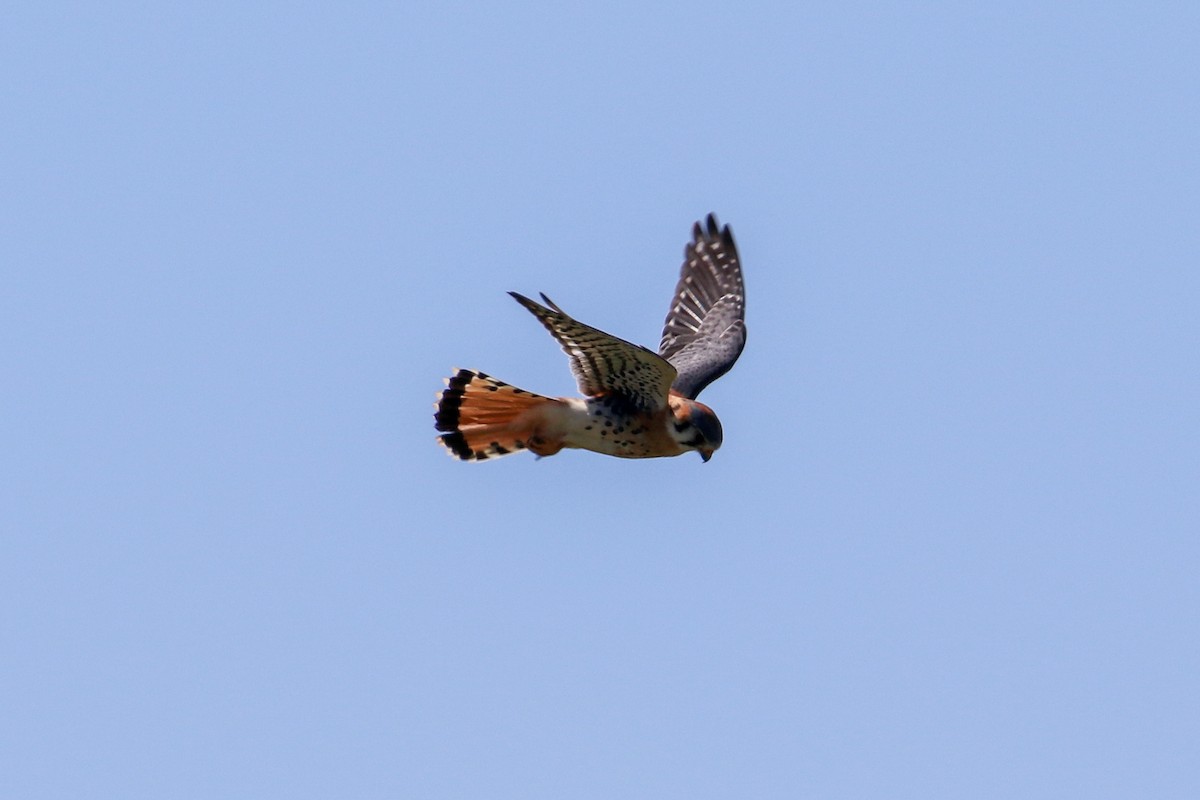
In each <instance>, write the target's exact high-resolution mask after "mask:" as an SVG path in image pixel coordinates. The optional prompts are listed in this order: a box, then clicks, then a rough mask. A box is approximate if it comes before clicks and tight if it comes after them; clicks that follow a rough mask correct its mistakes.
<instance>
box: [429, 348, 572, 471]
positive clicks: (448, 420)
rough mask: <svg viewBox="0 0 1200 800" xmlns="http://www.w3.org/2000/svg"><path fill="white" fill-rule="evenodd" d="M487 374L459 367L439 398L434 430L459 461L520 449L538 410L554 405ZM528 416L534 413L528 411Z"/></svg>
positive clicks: (550, 401)
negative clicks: (439, 432)
mask: <svg viewBox="0 0 1200 800" xmlns="http://www.w3.org/2000/svg"><path fill="white" fill-rule="evenodd" d="M557 402H559V401H558V400H555V399H554V398H551V397H543V396H542V395H539V394H534V393H533V392H527V391H525V390H524V389H518V388H517V387H515V386H510V385H509V384H507V383H504V382H503V381H498V380H496V379H495V378H493V377H491V376H490V375H486V374H484V373H482V372H476V371H474V370H469V369H460V370H458V372H456V373H455V374H454V376H453V377H451V378H447V379H446V388H445V389H444V390H443V391H442V393H441V395H440V396H439V397H438V403H437V413H436V414H434V420H435V421H436V424H435V427H436V429H437V430H439V431H442V432H443V433H442V435H441V436H440V437H439V439H440V441H441V443H442V445H443V446H444V447H445V448H446V449H447V450H448V451H449V452H450V454H451V455H453V456H455V457H457V458H460V459H462V460H463V461H483V460H485V459H489V458H495V457H497V456H505V455H508V454H509V453H515V452H517V451H518V450H524V449H525V448H526V447H527V446H528V444H527V440H528V439H529V438H530V437H531V436H532V435H533V432H534V425H535V423H536V419H537V414H536V411H535V409H538V408H540V407H542V406H544V405H546V404H548V403H557ZM530 412H533V413H530Z"/></svg>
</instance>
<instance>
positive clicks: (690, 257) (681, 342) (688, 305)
mask: <svg viewBox="0 0 1200 800" xmlns="http://www.w3.org/2000/svg"><path fill="white" fill-rule="evenodd" d="M706 223H707V225H706V227H701V226H700V223H699V222H697V223H696V224H695V225H694V226H693V228H692V241H691V242H689V243H688V244H687V246H686V247H685V248H684V251H683V267H682V269H681V270H680V274H679V283H678V284H677V285H676V286H675V299H674V302H672V304H671V310H670V312H669V313H668V314H667V321H666V324H665V325H664V327H663V337H662V343H661V344H660V345H659V347H658V352H659V355H661V356H662V357H663V358H665V359H667V360H668V361H670V362H671V364H672V365H673V366H674V367H675V369H676V370H677V371H678V373H679V375H678V377H677V378H676V379H675V382H674V384H673V387H672V388H673V389H674V390H675V391H677V392H678V393H679V394H682V395H683V396H684V397H690V398H692V399H695V398H696V396H697V395H699V394H700V392H701V391H702V390H703V389H704V387H705V386H708V385H709V384H710V383H712V382H713V381H715V380H716V379H717V378H719V377H721V376H722V375H724V374H725V373H726V372H728V371H729V370H730V368H731V367H732V366H733V364H734V362H735V361H737V359H738V356H740V355H741V354H742V348H744V347H745V346H746V322H745V318H746V289H745V286H744V285H743V283H742V267H741V264H740V262H739V261H738V254H737V246H736V245H735V244H734V242H733V234H732V233H731V232H730V230H729V226H728V225H726V226H725V227H723V228H721V227H719V226H718V224H717V218H716V216H715V215H713V214H709V215H708V219H707V220H706Z"/></svg>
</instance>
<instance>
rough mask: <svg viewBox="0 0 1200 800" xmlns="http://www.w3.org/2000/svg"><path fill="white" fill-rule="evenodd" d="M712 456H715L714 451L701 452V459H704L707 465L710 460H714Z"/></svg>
mask: <svg viewBox="0 0 1200 800" xmlns="http://www.w3.org/2000/svg"><path fill="white" fill-rule="evenodd" d="M712 454H713V451H712V450H701V451H700V457H701V458H702V459H704V463H705V464H707V463H708V460H709V459H710V458H712Z"/></svg>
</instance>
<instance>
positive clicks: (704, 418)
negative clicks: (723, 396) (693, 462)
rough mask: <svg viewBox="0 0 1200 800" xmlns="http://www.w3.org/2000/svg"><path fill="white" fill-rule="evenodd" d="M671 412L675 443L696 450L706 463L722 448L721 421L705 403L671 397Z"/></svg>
mask: <svg viewBox="0 0 1200 800" xmlns="http://www.w3.org/2000/svg"><path fill="white" fill-rule="evenodd" d="M671 412H672V414H673V415H674V417H675V419H674V421H673V424H672V426H671V433H672V435H673V436H674V437H675V441H677V442H679V444H680V445H681V446H682V447H683V448H685V449H687V450H695V451H696V452H698V453H699V454H700V457H701V458H703V459H704V460H705V461H708V460H709V459H710V458H712V454H713V453H714V452H716V450H717V448H719V447H720V446H721V439H722V434H721V420H719V419H717V415H716V414H714V413H713V410H712V409H711V408H709V407H708V406H706V405H704V403H700V402H697V401H695V400H689V399H688V398H686V397H678V396H674V395H673V396H672V397H671Z"/></svg>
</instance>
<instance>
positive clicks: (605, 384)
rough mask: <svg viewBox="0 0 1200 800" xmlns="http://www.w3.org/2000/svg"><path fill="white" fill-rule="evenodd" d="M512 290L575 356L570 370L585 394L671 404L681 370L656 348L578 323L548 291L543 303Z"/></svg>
mask: <svg viewBox="0 0 1200 800" xmlns="http://www.w3.org/2000/svg"><path fill="white" fill-rule="evenodd" d="M509 294H511V295H512V296H513V297H514V298H515V299H516V301H517V302H518V303H520V304H521V305H523V306H525V308H527V309H529V311H530V312H531V313H532V314H533V315H534V316H535V317H537V318H538V319H539V320H541V323H542V324H543V325H545V326H546V330H548V331H550V335H551V336H553V337H554V338H555V339H557V340H558V343H559V344H561V345H562V348H563V351H564V352H565V353H566V354H567V355H568V356H570V357H571V372H572V373H573V374H574V375H575V380H576V381H578V383H579V391H580V392H582V393H583V394H585V395H587V396H589V397H599V396H603V395H608V396H612V397H613V399H615V400H621V401H624V402H628V403H630V404H631V405H632V406H633V407H635V408H637V409H640V410H642V411H656V410H658V409H661V408H664V407H665V406H666V405H667V393H668V392H669V391H670V389H671V383H672V381H674V380H675V375H676V372H675V367H673V366H671V364H670V363H669V362H668V361H667V360H666V359H664V358H662V357H661V356H659V355H657V354H655V353H654V351H653V350H648V349H646V348H645V347H640V346H638V345H636V344H633V343H631V342H627V341H625V340H624V339H618V338H617V337H615V336H610V335H609V334H607V333H605V332H604V331H601V330H597V329H596V328H593V327H591V326H590V325H584V324H583V323H582V322H576V321H575V320H574V319H572V318H571V317H569V316H567V314H566V313H565V312H564V311H563V310H562V309H561V308H559V307H558V306H556V305H555V304H554V302H553V301H552V300H551V299H550V298H548V297H546V295H542V300H543V301H545V303H546V305H545V306H543V305H541V304H540V303H537V302H535V301H533V300H530V299H529V298H528V297H524V296H522V295H519V294H517V293H516V292H509ZM547 306H548V307H547Z"/></svg>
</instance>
